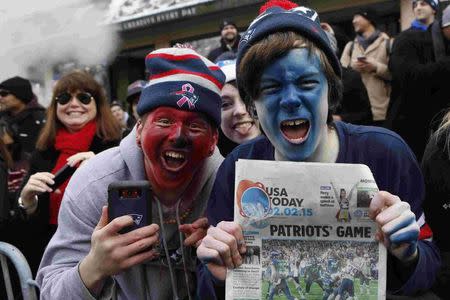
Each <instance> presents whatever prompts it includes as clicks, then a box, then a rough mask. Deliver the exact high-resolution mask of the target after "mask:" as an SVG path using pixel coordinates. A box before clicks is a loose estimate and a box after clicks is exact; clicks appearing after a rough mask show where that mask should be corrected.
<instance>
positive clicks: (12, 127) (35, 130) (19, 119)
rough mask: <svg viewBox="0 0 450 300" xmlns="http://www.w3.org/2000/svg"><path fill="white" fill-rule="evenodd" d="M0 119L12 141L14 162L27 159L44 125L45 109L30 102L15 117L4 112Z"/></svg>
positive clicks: (34, 102)
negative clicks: (5, 125)
mask: <svg viewBox="0 0 450 300" xmlns="http://www.w3.org/2000/svg"><path fill="white" fill-rule="evenodd" d="M0 119H1V122H5V123H6V124H7V127H8V129H9V130H8V131H9V133H10V135H12V136H11V137H12V138H13V140H14V144H13V145H12V149H11V150H12V151H11V153H12V154H13V160H14V162H16V161H18V160H24V159H25V160H26V159H29V158H30V156H31V153H32V152H33V151H34V149H35V146H36V140H37V138H38V136H39V132H40V130H41V128H42V126H43V125H44V123H45V108H44V107H42V106H41V105H39V104H38V103H37V102H36V101H32V102H30V103H28V105H27V106H26V108H25V109H24V110H23V111H21V112H20V113H19V114H17V115H16V116H12V115H10V114H9V113H8V112H5V113H2V114H1V115H0Z"/></svg>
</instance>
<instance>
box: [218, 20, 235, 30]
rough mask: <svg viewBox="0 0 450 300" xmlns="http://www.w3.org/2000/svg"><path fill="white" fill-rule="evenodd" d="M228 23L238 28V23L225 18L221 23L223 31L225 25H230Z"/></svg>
mask: <svg viewBox="0 0 450 300" xmlns="http://www.w3.org/2000/svg"><path fill="white" fill-rule="evenodd" d="M228 25H231V26H234V28H236V30H237V26H236V23H234V21H232V20H223V21H222V23H220V31H222V30H223V29H224V28H225V26H228Z"/></svg>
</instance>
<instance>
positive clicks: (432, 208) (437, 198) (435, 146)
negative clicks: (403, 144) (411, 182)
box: [422, 130, 450, 252]
mask: <svg viewBox="0 0 450 300" xmlns="http://www.w3.org/2000/svg"><path fill="white" fill-rule="evenodd" d="M449 134H450V130H447V132H446V134H443V135H441V136H440V137H439V138H438V137H437V136H436V134H434V135H433V136H432V137H431V138H430V141H429V142H428V145H427V147H426V149H425V153H424V156H423V161H422V172H423V175H424V180H425V189H426V190H425V191H426V198H425V201H424V207H423V208H424V211H425V216H426V218H427V223H428V225H430V227H431V229H432V230H433V239H434V241H435V242H436V245H437V246H438V247H439V248H440V249H441V250H442V251H448V252H450V235H449V234H448V227H449V226H448V224H449V223H448V220H449V218H450V176H449V174H450V157H449V154H450V153H449V151H448V150H449V149H448V147H446V136H448V135H449Z"/></svg>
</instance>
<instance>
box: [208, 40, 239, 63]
mask: <svg viewBox="0 0 450 300" xmlns="http://www.w3.org/2000/svg"><path fill="white" fill-rule="evenodd" d="M240 39H241V36H240V35H239V34H238V35H237V37H236V40H235V41H234V44H233V46H232V47H231V48H229V47H228V45H227V43H225V41H224V40H223V38H221V39H220V47H218V48H216V49H213V50H211V52H209V54H208V59H209V60H210V61H212V62H214V61H215V60H216V58H218V57H219V56H220V55H221V54H222V53H225V52H228V51H233V52H234V53H237V50H238V46H239V40H240Z"/></svg>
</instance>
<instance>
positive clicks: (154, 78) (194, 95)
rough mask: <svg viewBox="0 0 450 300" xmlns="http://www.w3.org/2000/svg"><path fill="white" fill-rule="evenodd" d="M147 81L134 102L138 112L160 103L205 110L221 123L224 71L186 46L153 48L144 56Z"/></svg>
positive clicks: (206, 113)
mask: <svg viewBox="0 0 450 300" xmlns="http://www.w3.org/2000/svg"><path fill="white" fill-rule="evenodd" d="M145 65H146V67H147V71H148V73H149V81H148V82H147V84H146V85H145V87H144V89H143V90H142V93H141V97H140V98H139V103H138V106H137V112H138V114H139V115H140V116H142V115H144V114H145V113H147V112H149V111H151V110H153V109H155V108H157V107H159V106H169V107H175V108H177V109H181V110H187V111H194V112H201V113H204V114H205V115H206V116H207V117H209V118H210V119H211V120H212V121H213V122H214V124H216V125H217V126H219V125H220V114H221V106H222V99H221V97H220V91H221V90H222V87H223V84H224V81H225V75H224V74H223V72H222V71H221V70H220V68H219V67H218V66H217V65H215V64H214V63H212V62H211V61H209V60H208V59H206V58H204V57H203V56H201V55H200V54H198V53H197V52H195V51H194V50H192V49H189V48H164V49H159V50H155V51H153V52H151V53H149V54H148V55H147V57H146V58H145Z"/></svg>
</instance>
